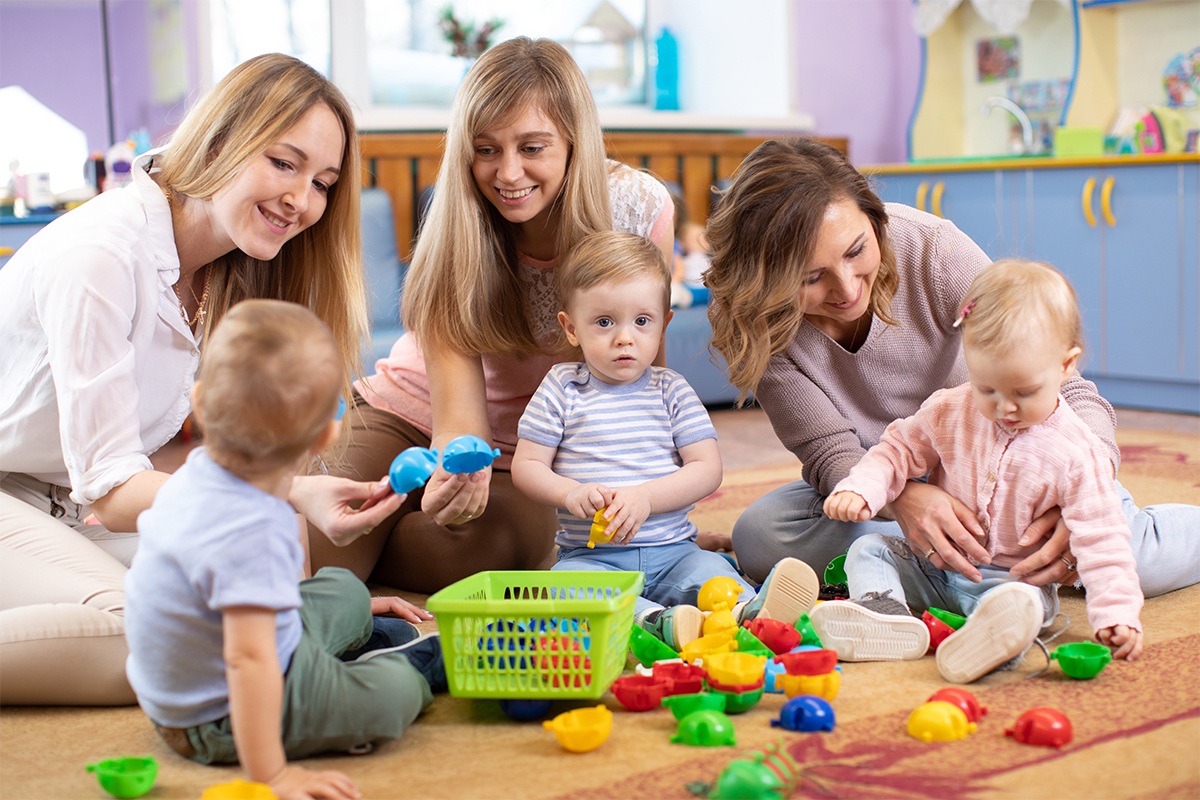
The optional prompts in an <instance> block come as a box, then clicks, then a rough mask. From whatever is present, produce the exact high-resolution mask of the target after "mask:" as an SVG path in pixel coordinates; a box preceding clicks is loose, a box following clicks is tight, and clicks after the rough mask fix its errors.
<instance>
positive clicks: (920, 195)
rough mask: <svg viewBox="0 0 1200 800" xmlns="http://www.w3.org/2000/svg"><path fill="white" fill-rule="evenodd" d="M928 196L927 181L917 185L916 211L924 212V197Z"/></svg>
mask: <svg viewBox="0 0 1200 800" xmlns="http://www.w3.org/2000/svg"><path fill="white" fill-rule="evenodd" d="M927 194H929V181H921V182H920V183H919V184H918V185H917V210H918V211H924V210H925V196H926V195H927Z"/></svg>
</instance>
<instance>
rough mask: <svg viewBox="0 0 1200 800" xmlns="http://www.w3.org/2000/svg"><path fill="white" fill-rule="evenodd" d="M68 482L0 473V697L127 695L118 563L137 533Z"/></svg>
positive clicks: (82, 699)
mask: <svg viewBox="0 0 1200 800" xmlns="http://www.w3.org/2000/svg"><path fill="white" fill-rule="evenodd" d="M68 493H69V490H68V489H66V488H64V487H61V486H54V485H52V484H48V483H45V482H43V481H39V480H36V479H34V478H31V477H29V476H28V475H18V474H4V473H0V675H3V680H0V704H3V705H106V706H107V705H132V704H133V703H134V702H135V699H134V695H133V690H132V689H130V688H129V682H128V681H127V680H126V678H125V658H126V656H127V655H128V654H129V650H128V648H127V647H126V646H125V618H124V613H125V571H126V568H127V566H128V565H129V562H130V561H131V560H132V559H133V554H134V551H135V550H136V549H137V534H133V533H110V532H109V531H107V530H106V529H105V528H104V527H103V526H102V525H95V524H91V525H89V524H86V523H85V522H84V520H85V519H87V517H88V516H89V515H90V514H91V509H90V508H89V507H87V506H81V505H79V504H77V503H75V502H73V501H72V500H71V499H70V497H68Z"/></svg>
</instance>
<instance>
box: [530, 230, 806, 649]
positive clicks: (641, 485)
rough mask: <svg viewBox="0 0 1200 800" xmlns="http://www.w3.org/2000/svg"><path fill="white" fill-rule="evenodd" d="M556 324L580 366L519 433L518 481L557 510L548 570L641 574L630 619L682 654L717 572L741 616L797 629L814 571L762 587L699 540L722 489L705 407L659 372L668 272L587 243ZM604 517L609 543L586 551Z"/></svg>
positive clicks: (548, 388)
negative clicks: (696, 513)
mask: <svg viewBox="0 0 1200 800" xmlns="http://www.w3.org/2000/svg"><path fill="white" fill-rule="evenodd" d="M555 272H556V275H555V280H556V281H557V286H558V294H559V303H560V308H561V309H562V310H561V311H560V312H559V314H558V321H559V324H560V325H561V326H562V329H563V333H564V335H565V337H566V339H567V341H568V342H569V343H570V345H571V346H572V347H575V348H578V349H579V350H580V351H581V352H582V356H583V361H582V363H563V364H558V365H556V366H554V367H553V368H551V370H550V372H549V373H548V374H547V375H546V377H545V379H544V380H543V381H542V383H541V385H540V386H539V387H538V390H537V392H536V393H534V395H533V398H532V399H531V400H530V401H529V405H528V406H527V407H526V410H525V413H524V414H523V415H522V417H521V421H520V424H519V425H518V428H517V435H518V437H519V438H518V442H517V448H516V452H515V454H514V456H513V463H512V476H513V483H514V484H515V485H516V487H517V488H518V489H520V490H521V491H522V492H524V493H525V494H526V495H527V496H528V497H529V498H530V499H532V500H535V501H537V502H541V503H545V504H547V505H553V506H555V507H557V508H558V521H559V526H560V530H559V531H558V534H557V537H556V542H557V544H558V561H557V563H556V564H555V565H554V567H553V569H562V570H637V571H641V572H643V573H644V574H645V586H644V589H643V593H642V596H641V597H639V598H638V600H637V605H636V607H635V610H634V615H635V620H636V621H637V623H638V624H640V625H641V626H642V627H644V628H646V629H647V630H649V631H651V632H652V633H654V634H655V635H657V636H658V637H659V638H661V639H662V640H663V641H665V642H666V643H667V644H668V645H670V646H671V647H673V648H675V649H676V650H678V649H681V648H682V647H683V646H684V645H686V644H687V643H688V642H690V641H692V640H693V639H695V638H697V637H698V636H700V634H701V631H702V628H703V622H704V616H703V613H702V612H701V611H700V610H699V609H698V608H697V607H696V606H695V602H696V598H697V594H698V592H699V590H700V587H701V586H702V585H703V584H704V582H705V581H707V580H708V579H709V578H713V577H716V576H718V575H723V576H728V577H730V578H732V579H734V580H735V581H736V582H737V583H738V585H740V586H741V587H742V593H741V594H740V595H739V599H740V600H741V602H739V603H738V604H737V606H736V607H735V608H734V609H732V610H733V612H734V616H735V619H737V621H738V622H739V624H740V623H741V622H745V621H749V620H751V619H754V618H755V617H760V616H761V617H765V618H770V619H781V620H784V621H786V622H788V623H789V624H793V623H795V621H796V620H797V619H799V617H800V615H801V614H802V613H805V612H807V611H808V610H809V609H810V608H811V607H812V604H813V602H814V601H815V600H816V597H817V591H818V588H819V584H818V581H817V577H816V574H815V573H814V572H813V570H812V568H810V567H809V566H808V565H807V564H805V563H804V562H802V561H799V560H798V559H794V558H786V559H783V560H781V561H780V562H779V563H778V564H776V566H775V568H774V569H773V570H772V571H771V574H770V575H768V576H767V580H766V581H765V582H764V583H763V586H762V587H761V588H760V590H759V591H758V592H756V591H755V590H754V589H753V588H752V587H751V586H750V584H748V583H747V582H746V581H745V579H744V578H743V577H742V576H741V575H740V574H738V572H737V570H736V569H734V567H733V565H732V564H731V563H730V562H729V561H728V560H727V559H726V558H725V557H724V556H722V555H720V554H719V553H714V552H710V551H708V550H703V549H701V548H700V547H699V546H698V545H697V544H696V533H697V531H696V526H695V525H694V524H693V523H692V522H691V521H690V520H689V519H688V512H689V511H690V510H691V509H692V507H693V506H694V505H695V503H696V501H698V500H701V499H703V498H704V497H706V496H708V495H709V494H710V493H712V492H713V491H715V490H716V489H717V487H718V486H720V484H721V455H720V452H719V451H718V449H717V438H716V437H717V434H716V431H715V430H714V428H713V425H712V421H711V420H710V419H709V416H708V412H707V411H706V410H705V408H704V405H703V404H702V403H701V402H700V400H699V398H698V397H697V396H696V393H695V392H694V391H693V390H692V388H691V386H689V385H688V383H687V381H686V380H685V379H684V378H683V376H681V375H680V374H679V373H677V372H674V371H672V370H670V369H667V368H666V367H661V366H655V365H654V362H655V360H657V359H658V357H659V355H660V353H661V351H662V344H663V336H664V334H665V331H666V326H667V322H668V321H669V320H670V318H671V311H670V309H669V298H670V289H671V273H670V270H669V268H668V266H667V262H666V259H665V257H664V256H663V253H662V252H661V251H660V250H659V249H658V248H657V247H656V246H655V245H654V244H652V243H650V242H649V241H647V240H646V239H644V238H642V237H639V236H634V235H632V234H626V233H620V232H615V231H602V232H598V233H593V234H590V235H589V236H586V237H584V238H583V239H582V240H581V241H580V242H579V244H577V245H576V246H575V247H574V248H573V249H572V250H571V251H570V253H569V254H568V255H567V256H566V258H564V259H563V261H562V263H561V264H560V265H559V266H558V268H557V269H556V270H555ZM599 511H603V517H602V518H603V519H604V520H606V523H605V525H606V527H605V534H606V536H607V537H608V541H607V542H605V543H601V544H597V545H596V546H595V547H589V546H588V541H589V533H590V529H591V524H592V520H593V516H594V515H596V513H597V512H599Z"/></svg>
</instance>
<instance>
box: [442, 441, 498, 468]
mask: <svg viewBox="0 0 1200 800" xmlns="http://www.w3.org/2000/svg"><path fill="white" fill-rule="evenodd" d="M499 457H500V448H498V447H497V448H491V447H488V443H487V442H485V441H484V440H483V439H480V438H479V437H478V436H472V435H470V434H467V435H465V436H456V437H455V438H453V439H451V440H450V441H449V442H446V447H445V449H444V450H442V469H444V470H446V472H453V473H456V474H464V475H465V474H469V473H471V472H479V470H481V469H485V468H487V467H490V466H491V465H492V462H493V461H495V460H496V459H497V458H499Z"/></svg>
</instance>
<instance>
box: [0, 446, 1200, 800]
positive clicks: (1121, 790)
mask: <svg viewBox="0 0 1200 800" xmlns="http://www.w3.org/2000/svg"><path fill="white" fill-rule="evenodd" d="M1119 439H1120V441H1121V444H1122V450H1123V452H1124V458H1125V465H1124V467H1123V468H1122V479H1123V481H1124V482H1125V484H1126V485H1127V486H1128V487H1129V489H1130V491H1131V492H1133V494H1134V497H1136V498H1137V499H1138V501H1139V502H1141V503H1142V504H1150V503H1158V502H1169V501H1174V502H1189V503H1198V504H1200V436H1188V435H1181V434H1178V433H1171V432H1156V431H1137V430H1124V431H1121V433H1120V436H1119ZM795 474H796V467H795V465H794V464H785V465H779V466H776V467H767V468H761V469H750V470H738V471H731V472H730V473H728V474H727V476H726V480H725V483H724V485H723V486H722V488H721V490H720V491H719V492H717V493H716V494H714V495H713V496H712V497H711V498H709V499H707V500H705V501H704V502H703V503H702V504H701V505H700V506H699V507H698V508H697V510H696V512H695V519H696V521H697V523H698V524H699V525H700V526H701V527H702V528H704V529H709V530H728V528H729V526H730V525H731V524H732V522H733V520H734V519H735V518H736V516H737V514H738V513H739V511H740V510H741V509H742V508H744V507H745V505H746V504H747V503H748V502H750V501H751V500H753V499H754V498H756V497H758V496H759V495H761V494H762V493H763V492H764V491H766V490H767V489H770V488H773V487H774V486H777V485H779V484H780V483H782V482H784V481H787V480H790V479H792V478H793V477H794V476H795ZM1192 533H1193V534H1195V535H1200V531H1194V532H1192ZM1063 607H1064V610H1065V611H1066V613H1067V614H1069V615H1070V618H1071V620H1073V623H1072V625H1071V627H1070V628H1069V630H1068V632H1067V633H1066V634H1065V635H1064V636H1063V637H1062V639H1061V640H1060V641H1078V640H1083V639H1085V638H1087V636H1088V631H1087V629H1086V623H1085V622H1084V620H1085V616H1084V609H1083V599H1082V596H1081V595H1079V594H1077V593H1075V592H1070V591H1068V592H1064V603H1063ZM1143 621H1144V623H1145V625H1146V631H1147V641H1148V647H1147V650H1146V654H1145V656H1144V658H1143V659H1142V660H1141V661H1139V662H1137V663H1134V664H1125V663H1122V664H1112V665H1109V667H1108V668H1107V669H1105V671H1104V672H1103V673H1102V674H1101V675H1100V676H1099V677H1097V678H1096V679H1095V680H1092V681H1073V680H1070V679H1068V678H1065V677H1063V676H1062V674H1061V672H1060V671H1059V669H1058V667H1057V665H1055V666H1053V667H1051V669H1050V670H1049V672H1047V673H1045V674H1043V675H1040V676H1038V677H1033V678H1030V679H1025V678H1024V676H1025V675H1026V674H1029V673H1032V672H1033V671H1035V670H1036V669H1038V668H1039V667H1040V666H1042V662H1044V659H1043V658H1042V657H1041V656H1040V655H1038V654H1033V655H1030V656H1029V657H1028V658H1027V659H1026V660H1025V662H1024V663H1023V664H1022V665H1021V668H1020V669H1019V670H1017V671H1015V672H1007V673H995V674H992V675H990V676H988V677H986V678H985V679H983V680H982V681H979V682H978V683H976V684H974V685H972V687H971V689H972V691H973V692H974V693H975V694H976V696H977V697H978V698H979V700H980V701H981V703H982V704H983V705H984V706H986V707H987V708H988V713H987V715H986V716H984V717H983V719H982V720H981V722H980V724H979V730H978V732H977V733H975V734H974V735H972V736H970V737H968V738H967V739H964V740H962V741H958V742H949V743H935V744H923V743H920V742H918V741H917V740H915V739H912V738H910V737H908V736H907V735H906V734H905V733H904V723H905V720H906V718H907V716H908V713H909V712H910V711H911V710H912V709H913V708H914V707H916V706H917V705H919V704H920V703H922V702H924V701H925V700H926V699H927V698H928V696H929V695H930V694H932V693H933V692H934V691H936V690H937V689H939V688H942V687H943V686H945V685H946V684H945V683H944V682H943V681H942V680H941V679H940V678H939V676H938V674H937V669H936V667H935V665H934V663H933V660H932V659H931V658H925V659H923V660H921V661H918V662H906V663H900V664H847V665H844V667H843V670H844V672H843V683H842V689H841V693H840V694H839V696H838V697H837V699H836V700H835V701H834V703H833V706H834V709H835V711H836V714H837V727H836V728H835V729H834V731H833V732H831V733H827V734H819V733H811V734H799V733H789V732H785V731H782V730H781V729H779V728H773V727H771V726H770V720H771V719H772V718H775V717H777V716H778V710H779V707H780V706H781V705H782V704H783V702H784V700H785V698H784V697H783V696H782V695H766V696H764V699H763V701H762V702H761V703H760V704H759V705H758V706H756V707H755V708H753V709H751V710H750V711H749V712H747V713H745V714H742V715H739V716H736V717H734V718H733V719H734V724H735V729H736V735H737V745H736V747H733V748H729V747H724V748H689V747H685V746H682V745H674V744H670V743H669V738H670V736H671V735H672V734H673V733H674V730H675V723H674V720H673V718H672V717H671V716H670V714H669V713H668V712H667V711H665V710H661V709H660V710H657V711H651V712H646V713H642V714H635V713H632V712H628V711H625V710H623V709H622V708H621V707H620V705H619V704H618V703H617V702H616V701H615V700H614V699H613V698H612V696H611V695H606V696H605V697H604V698H603V700H602V702H604V703H605V704H606V705H608V706H609V707H610V708H612V709H613V711H614V715H615V717H616V719H615V722H614V726H613V732H612V735H611V736H610V738H609V739H608V741H607V742H606V743H605V744H604V745H603V746H601V747H600V748H599V749H597V750H595V751H593V752H591V753H586V754H572V753H568V752H566V751H564V750H562V749H561V748H560V747H559V746H558V744H557V743H556V742H555V740H554V738H553V736H552V735H551V734H550V733H548V732H546V731H544V730H543V729H542V728H541V727H540V725H537V724H535V723H517V722H513V721H511V720H510V719H509V718H508V717H506V716H505V715H504V714H503V713H502V712H501V711H500V710H499V707H498V704H497V703H495V702H494V701H472V700H459V699H455V698H451V697H449V696H439V697H438V698H437V699H436V700H435V702H434V704H433V706H432V707H431V708H430V709H429V710H428V711H427V712H426V713H425V714H424V715H423V716H422V718H421V719H420V720H419V721H418V723H417V724H416V725H415V726H414V727H413V728H412V729H411V730H410V731H409V733H408V734H406V735H405V737H404V738H403V739H401V740H400V741H396V742H391V743H388V744H385V745H383V746H381V747H380V748H378V749H377V750H376V751H375V752H374V753H372V754H370V755H367V756H360V757H349V756H339V757H329V758H322V759H314V760H312V761H310V762H307V763H308V764H309V765H311V766H313V767H317V768H333V769H339V770H343V771H345V772H347V773H348V774H349V775H350V776H351V777H352V778H353V779H354V780H355V781H356V782H357V784H358V787H359V789H360V790H362V792H363V795H364V797H368V798H555V797H571V798H614V800H615V799H616V798H621V799H622V800H624V799H626V798H687V797H690V796H691V795H690V794H689V793H688V791H687V788H686V785H687V784H688V783H690V782H693V781H712V780H714V779H715V778H716V776H717V774H718V773H719V772H720V770H721V769H722V768H723V767H724V766H725V765H726V764H728V763H729V761H730V760H732V759H733V758H734V757H735V756H737V755H739V754H742V753H745V752H747V751H751V750H753V749H755V748H759V747H764V746H767V745H770V744H772V743H780V744H781V745H782V746H784V747H786V748H787V749H788V750H789V752H791V753H792V754H793V756H794V757H795V758H796V760H797V761H798V762H799V763H800V765H801V768H802V774H801V776H800V777H801V786H800V789H799V791H798V792H797V794H796V795H795V796H797V797H849V798H860V797H862V798H875V797H904V798H909V797H911V798H923V797H966V798H1000V797H1022V798H1042V797H1044V798H1054V800H1062V798H1076V797H1078V798H1085V797H1086V798H1173V797H1179V798H1184V797H1187V798H1194V797H1200V587H1192V588H1189V589H1185V590H1182V591H1179V592H1174V593H1172V594H1170V595H1167V596H1164V597H1160V598H1155V599H1152V600H1150V601H1148V602H1147V604H1146V609H1145V612H1144V615H1143ZM86 679H87V675H86V670H81V674H80V680H86ZM1034 706H1053V707H1056V708H1059V709H1060V710H1062V711H1064V712H1065V713H1067V714H1068V716H1069V717H1070V718H1071V720H1072V723H1073V725H1074V740H1073V741H1072V742H1071V743H1070V744H1068V745H1067V746H1065V747H1064V748H1062V749H1061V750H1054V749H1050V748H1045V747H1034V746H1029V745H1023V744H1019V743H1017V742H1015V741H1014V740H1013V739H1012V738H1009V737H1006V736H1005V735H1004V729H1005V728H1006V727H1008V726H1010V725H1011V724H1012V723H1013V722H1014V721H1015V719H1016V718H1017V716H1018V715H1019V714H1020V713H1021V712H1023V711H1025V710H1026V709H1028V708H1031V707H1034ZM568 708H570V706H569V705H566V704H563V705H561V706H559V707H556V709H555V712H556V713H557V712H558V711H563V710H567V709H568ZM144 754H151V755H153V756H155V757H156V758H157V759H158V760H159V762H160V765H161V766H160V771H159V778H158V781H157V783H156V786H155V788H154V790H153V791H152V792H151V793H150V794H149V795H147V797H149V798H154V799H156V800H157V799H158V798H163V799H165V798H191V799H192V800H194V798H197V797H199V795H200V793H201V792H202V791H203V790H204V789H205V788H206V787H209V786H212V785H215V784H218V783H224V782H226V781H230V780H233V779H234V778H236V777H239V776H240V774H241V773H240V771H239V770H238V769H237V768H214V767H202V766H199V765H196V764H193V763H191V762H188V761H185V760H183V759H181V758H178V757H176V756H175V755H174V754H173V753H171V752H170V751H169V750H168V749H167V748H166V747H165V746H164V745H163V744H162V743H161V742H160V741H159V740H158V739H157V737H156V736H155V735H154V733H153V731H152V730H151V729H150V726H149V724H148V723H147V722H146V720H145V718H144V717H143V716H142V714H141V713H140V711H138V710H137V709H136V708H128V709H40V708H27V709H21V708H5V709H3V710H0V798H3V800H27V799H28V800H51V799H53V798H101V797H105V796H106V795H105V794H104V792H103V791H102V790H101V789H100V788H99V787H98V786H97V784H96V782H95V780H94V778H93V777H92V776H91V775H89V774H88V773H86V772H85V766H86V765H87V764H88V763H92V762H95V761H97V760H99V759H101V758H105V757H110V756H117V755H144Z"/></svg>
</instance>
